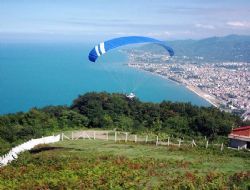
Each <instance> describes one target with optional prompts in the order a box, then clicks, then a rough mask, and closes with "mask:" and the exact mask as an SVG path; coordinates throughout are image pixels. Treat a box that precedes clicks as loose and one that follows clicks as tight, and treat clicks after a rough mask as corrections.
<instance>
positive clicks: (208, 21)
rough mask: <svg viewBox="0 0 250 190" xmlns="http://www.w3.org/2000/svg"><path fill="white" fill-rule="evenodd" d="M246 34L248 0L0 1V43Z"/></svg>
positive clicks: (249, 22) (249, 23)
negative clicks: (136, 36)
mask: <svg viewBox="0 0 250 190" xmlns="http://www.w3.org/2000/svg"><path fill="white" fill-rule="evenodd" d="M230 34H240V35H250V0H207V1H206V0H174V1H173V0H171V1H170V0H0V42H1V41H2V42H3V41H91V40H94V41H99V40H103V39H107V38H112V37H118V36H127V35H143V36H149V37H156V38H160V39H163V40H176V39H201V38H206V37H212V36H225V35H230Z"/></svg>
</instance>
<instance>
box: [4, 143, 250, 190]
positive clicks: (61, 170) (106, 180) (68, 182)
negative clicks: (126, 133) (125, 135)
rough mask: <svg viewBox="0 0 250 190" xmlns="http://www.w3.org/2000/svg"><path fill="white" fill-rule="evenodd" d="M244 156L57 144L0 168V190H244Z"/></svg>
mask: <svg viewBox="0 0 250 190" xmlns="http://www.w3.org/2000/svg"><path fill="white" fill-rule="evenodd" d="M248 157H249V152H238V151H236V152H235V151H232V150H226V149H225V151H223V152H222V153H221V152H220V151H216V150H213V149H211V148H209V149H204V148H190V147H186V148H177V147H173V146H170V147H166V146H165V147H163V146H157V147H156V146H155V145H150V144H148V145H145V144H139V143H132V142H128V143H124V142H117V143H115V142H114V141H105V140H104V141H103V140H93V139H92V140H87V139H85V140H83V139H80V140H74V141H61V142H59V143H56V144H52V145H50V146H40V147H37V148H35V149H34V150H32V151H30V152H26V153H24V154H22V155H21V156H20V157H19V158H18V160H17V161H15V162H13V163H11V164H10V165H9V166H6V167H4V168H1V169H0V189H18V190H19V189H145V188H146V189H247V187H249V185H250V184H249V179H250V163H249V159H248ZM41 166H42V167H41Z"/></svg>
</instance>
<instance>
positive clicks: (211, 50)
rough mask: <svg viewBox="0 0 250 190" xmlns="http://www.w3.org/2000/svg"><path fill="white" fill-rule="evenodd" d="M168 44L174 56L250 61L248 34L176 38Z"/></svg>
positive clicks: (158, 49) (150, 47)
mask: <svg viewBox="0 0 250 190" xmlns="http://www.w3.org/2000/svg"><path fill="white" fill-rule="evenodd" d="M168 44H169V45H170V46H171V47H173V49H174V51H175V55H176V56H187V57H190V58H195V57H197V56H199V57H203V58H204V60H205V61H211V62H213V61H243V62H249V63H250V36H239V35H229V36H225V37H211V38H206V39H201V40H176V41H170V42H168ZM143 49H147V50H150V51H163V50H162V49H161V48H159V47H156V46H152V45H151V46H150V45H145V46H144V47H143Z"/></svg>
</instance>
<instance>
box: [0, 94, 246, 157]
mask: <svg viewBox="0 0 250 190" xmlns="http://www.w3.org/2000/svg"><path fill="white" fill-rule="evenodd" d="M238 125H244V123H243V122H242V121H241V120H240V118H239V117H238V116H235V115H232V114H229V113H225V112H222V111H220V110H219V109H216V108H213V107H198V106H194V105H192V104H191V103H178V102H176V103H174V102H166V101H163V102H161V103H150V102H141V101H140V100H139V99H137V98H135V99H133V100H130V99H128V98H127V97H126V96H125V95H123V94H117V93H113V94H109V93H106V92H103V93H87V94H84V95H80V96H79V97H78V98H77V99H75V100H74V101H73V103H72V105H71V106H48V107H44V108H40V109H38V108H33V109H31V110H30V111H28V112H26V113H23V112H19V113H16V114H7V115H2V116H0V142H1V145H2V146H1V147H0V152H2V153H3V152H6V151H7V150H9V149H10V147H11V146H13V145H15V144H18V143H20V142H22V141H25V140H29V139H32V138H36V137H41V136H42V135H46V134H51V133H52V132H55V131H61V130H67V129H79V128H102V129H114V128H116V129H118V130H121V131H130V132H134V133H149V132H150V133H155V134H157V133H165V134H169V135H173V136H176V137H185V136H188V137H199V136H206V137H207V138H208V139H210V140H214V139H217V138H221V137H226V136H227V135H228V133H229V132H230V131H231V128H232V126H238Z"/></svg>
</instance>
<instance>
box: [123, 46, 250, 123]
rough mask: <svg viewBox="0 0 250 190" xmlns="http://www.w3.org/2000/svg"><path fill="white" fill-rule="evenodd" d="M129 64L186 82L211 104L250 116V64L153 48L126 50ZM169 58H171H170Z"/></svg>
mask: <svg viewBox="0 0 250 190" xmlns="http://www.w3.org/2000/svg"><path fill="white" fill-rule="evenodd" d="M127 53H128V55H129V63H128V66H129V67H133V68H136V69H140V70H144V71H148V72H151V73H154V74H157V75H160V76H162V77H164V78H167V79H170V80H173V81H175V82H178V83H180V84H183V85H185V86H186V87H187V88H188V89H189V90H191V91H193V92H194V93H196V94H197V95H199V96H201V97H202V98H204V99H206V100H207V101H208V102H210V103H211V104H212V105H214V106H216V107H218V108H220V109H222V110H225V111H228V112H233V113H237V114H240V115H242V117H244V118H243V119H245V120H247V119H250V118H249V112H250V96H249V95H250V64H249V63H245V62H218V63H217V62H208V61H205V60H204V58H203V57H199V56H196V57H195V58H192V59H191V58H189V57H187V56H182V57H177V56H174V57H172V58H169V57H168V56H167V55H164V54H161V53H159V54H157V53H152V52H150V51H146V52H145V51H140V50H133V51H127ZM169 59H170V60H169Z"/></svg>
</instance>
